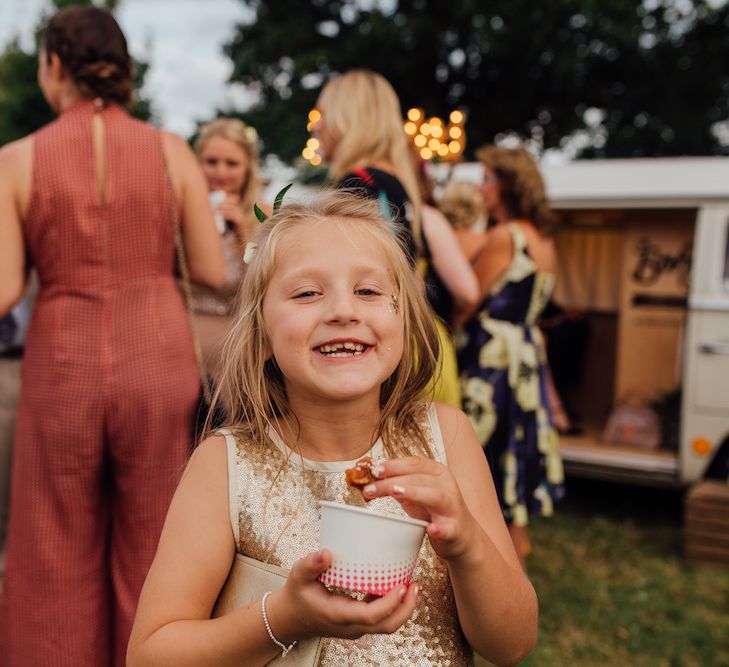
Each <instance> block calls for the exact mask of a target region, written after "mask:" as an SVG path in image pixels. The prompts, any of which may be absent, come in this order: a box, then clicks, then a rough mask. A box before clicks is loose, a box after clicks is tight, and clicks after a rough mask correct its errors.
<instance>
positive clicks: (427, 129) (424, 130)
mask: <svg viewBox="0 0 729 667" xmlns="http://www.w3.org/2000/svg"><path fill="white" fill-rule="evenodd" d="M420 134H424V135H425V136H426V137H427V136H428V135H429V134H430V124H429V123H423V124H422V125H421V126H420Z"/></svg>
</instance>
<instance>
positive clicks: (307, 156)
mask: <svg viewBox="0 0 729 667" xmlns="http://www.w3.org/2000/svg"><path fill="white" fill-rule="evenodd" d="M315 155H316V151H314V149H313V148H311V147H309V146H307V147H306V148H305V149H304V150H303V151H301V156H302V157H303V158H304V160H311V158H313V157H314V156H315Z"/></svg>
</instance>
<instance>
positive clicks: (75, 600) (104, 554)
mask: <svg viewBox="0 0 729 667" xmlns="http://www.w3.org/2000/svg"><path fill="white" fill-rule="evenodd" d="M131 76H132V68H131V64H130V61H129V56H128V54H127V51H126V43H125V41H124V36H123V35H122V33H121V32H120V30H119V27H118V26H117V24H116V22H115V21H114V19H113V17H112V16H111V14H109V13H108V12H106V11H103V10H100V9H97V8H94V7H93V6H84V7H71V8H69V9H66V10H64V11H62V12H60V13H59V14H57V15H56V16H55V17H53V18H52V19H51V21H50V22H49V25H48V27H47V28H46V31H45V33H44V39H43V48H42V49H41V55H40V65H39V82H40V85H41V88H42V89H43V92H44V94H45V96H46V98H47V99H48V101H49V103H50V104H51V106H53V107H54V108H55V109H57V110H58V111H59V114H60V115H59V118H58V119H57V120H55V121H54V122H52V123H50V124H49V125H47V126H45V127H44V128H42V129H41V130H39V131H38V132H36V133H35V134H33V135H31V136H30V137H27V138H26V139H22V140H20V141H19V142H15V144H12V145H9V146H7V147H6V148H5V149H3V151H2V152H0V182H2V185H0V202H1V203H0V247H2V248H3V250H2V251H0V253H1V254H0V284H3V285H4V287H3V288H2V291H0V313H4V312H5V311H6V310H7V308H8V304H12V302H13V301H14V300H16V299H17V297H19V296H20V295H21V294H22V286H23V282H24V273H25V270H24V257H25V256H26V255H27V256H28V257H29V258H30V261H32V263H33V265H34V266H35V268H36V269H37V271H38V275H39V278H40V293H39V295H38V299H37V302H36V307H35V313H34V317H33V321H32V324H31V326H30V329H29V332H28V337H27V342H26V351H25V359H24V366H23V378H22V389H21V398H20V404H19V411H18V417H17V425H16V431H15V445H14V462H13V479H12V487H11V488H12V490H11V509H10V523H9V534H8V544H7V569H6V576H5V581H4V593H3V600H2V607H1V610H2V615H1V616H0V637H2V639H1V640H0V664H2V665H7V667H11V666H12V667H21V666H22V667H29V666H30V665H33V666H41V665H69V666H70V665H73V666H74V667H79V666H85V665H100V666H101V665H103V666H104V667H106V666H108V665H123V664H124V655H125V650H126V644H127V640H128V635H129V630H130V628H131V622H132V619H133V616H134V611H135V607H136V602H137V596H138V594H139V591H140V589H141V586H142V583H143V582H144V578H145V575H146V572H147V569H148V567H149V564H150V562H151V560H152V557H153V555H154V552H155V549H156V545H157V540H158V538H159V533H160V531H161V527H162V522H163V520H164V516H165V513H166V511H167V506H168V503H169V501H170V499H171V496H172V493H173V491H174V489H175V486H176V483H177V481H178V478H179V475H180V472H181V470H182V469H183V467H184V464H185V462H186V459H187V456H188V454H189V452H190V446H191V432H192V431H191V424H192V417H193V411H194V409H195V407H196V403H197V398H198V394H199V389H200V382H199V377H198V373H197V368H196V361H195V355H194V350H193V344H192V338H191V330H190V325H189V320H188V316H187V313H186V311H185V307H184V304H183V301H182V299H181V297H180V293H179V290H178V288H177V286H176V283H175V278H174V268H175V249H174V234H173V222H172V218H171V215H170V187H171V188H172V192H173V193H174V194H175V196H176V197H175V198H176V199H177V202H175V203H174V204H173V205H178V204H179V206H180V211H181V218H182V237H183V241H184V245H185V247H186V250H187V254H188V258H189V263H190V270H191V273H192V275H193V278H195V279H196V280H198V281H199V282H202V283H206V284H208V285H210V286H213V287H216V286H219V285H220V283H221V282H222V279H223V274H222V267H223V258H222V247H221V245H220V241H219V238H218V236H217V232H216V230H215V226H214V222H213V218H212V212H211V211H210V209H209V206H208V204H207V191H206V186H205V182H204V179H203V177H202V175H201V173H200V172H199V170H198V167H197V165H196V161H195V158H194V156H193V154H192V152H191V151H190V150H189V149H188V148H187V146H186V145H185V144H184V142H182V140H180V139H179V138H176V137H174V136H173V135H169V134H167V133H160V132H159V131H158V130H156V129H155V128H153V127H152V126H150V125H147V124H146V123H142V122H141V121H138V120H135V119H133V118H132V117H130V116H129V115H128V114H127V112H126V111H125V110H124V109H123V105H124V104H125V103H127V102H128V101H129V99H130V96H131V93H132V88H131ZM163 152H164V155H165V157H163ZM165 158H166V160H167V162H168V163H169V164H170V181H171V185H169V184H168V183H169V181H168V176H167V171H166V168H165ZM9 220H10V222H8V221H9ZM13 221H15V222H16V223H17V226H15V227H14V226H13Z"/></svg>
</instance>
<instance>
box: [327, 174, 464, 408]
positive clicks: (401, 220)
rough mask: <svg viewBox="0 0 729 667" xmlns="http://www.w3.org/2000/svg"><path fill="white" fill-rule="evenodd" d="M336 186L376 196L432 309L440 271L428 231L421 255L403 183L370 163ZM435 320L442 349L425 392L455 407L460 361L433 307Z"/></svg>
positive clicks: (373, 197)
mask: <svg viewBox="0 0 729 667" xmlns="http://www.w3.org/2000/svg"><path fill="white" fill-rule="evenodd" d="M337 187H339V188H347V189H351V190H355V191H361V192H363V193H364V195H365V196H366V197H369V198H371V199H377V200H378V202H379V203H380V207H381V209H382V213H383V215H384V216H385V217H386V218H391V219H392V221H393V222H395V223H397V229H398V230H400V229H401V230H402V234H401V237H402V242H403V244H404V246H405V250H406V254H407V257H408V261H409V262H410V266H412V267H413V269H414V270H417V272H418V273H419V275H420V276H421V277H423V279H424V280H425V281H426V283H425V296H426V299H427V300H428V303H429V304H430V306H431V309H433V308H434V306H435V303H434V302H433V301H432V298H433V296H434V294H435V291H434V289H432V287H433V285H431V284H430V283H429V280H430V278H431V277H432V276H434V275H437V274H436V273H435V270H431V267H432V264H431V262H430V248H429V247H428V242H427V240H426V238H425V234H421V241H422V245H423V256H422V257H420V258H418V255H419V253H418V247H417V245H416V244H415V241H414V238H413V230H412V227H411V224H410V200H409V199H408V194H407V192H406V191H405V188H404V187H403V186H402V183H400V181H399V180H398V179H397V178H396V177H395V176H393V175H392V174H389V173H388V172H386V171H383V170H382V169H375V168H374V167H367V168H366V169H365V168H358V169H355V170H354V171H352V172H350V173H348V174H346V175H345V176H344V177H343V178H342V180H341V181H339V183H338V184H337ZM433 320H434V322H435V327H436V329H437V330H438V340H439V341H440V350H441V352H440V358H439V360H438V361H439V363H440V369H439V371H437V375H436V376H435V377H433V379H432V380H431V382H430V384H429V385H428V387H427V388H426V391H425V396H428V397H432V398H433V400H434V401H437V402H439V403H447V404H448V405H452V406H453V407H454V408H460V407H461V391H460V387H459V383H458V365H457V362H456V352H455V349H454V348H453V342H452V340H451V335H450V332H449V331H448V327H447V326H446V324H445V323H444V322H443V320H442V319H441V318H440V317H439V316H438V314H437V312H436V311H434V310H433Z"/></svg>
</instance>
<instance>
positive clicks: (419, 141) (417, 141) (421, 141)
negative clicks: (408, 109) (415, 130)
mask: <svg viewBox="0 0 729 667" xmlns="http://www.w3.org/2000/svg"><path fill="white" fill-rule="evenodd" d="M413 141H415V145H416V146H417V147H418V148H422V147H423V146H425V144H427V143H428V140H427V139H426V138H425V137H424V136H423V135H422V134H419V135H418V136H417V137H415V139H414V140H413Z"/></svg>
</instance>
